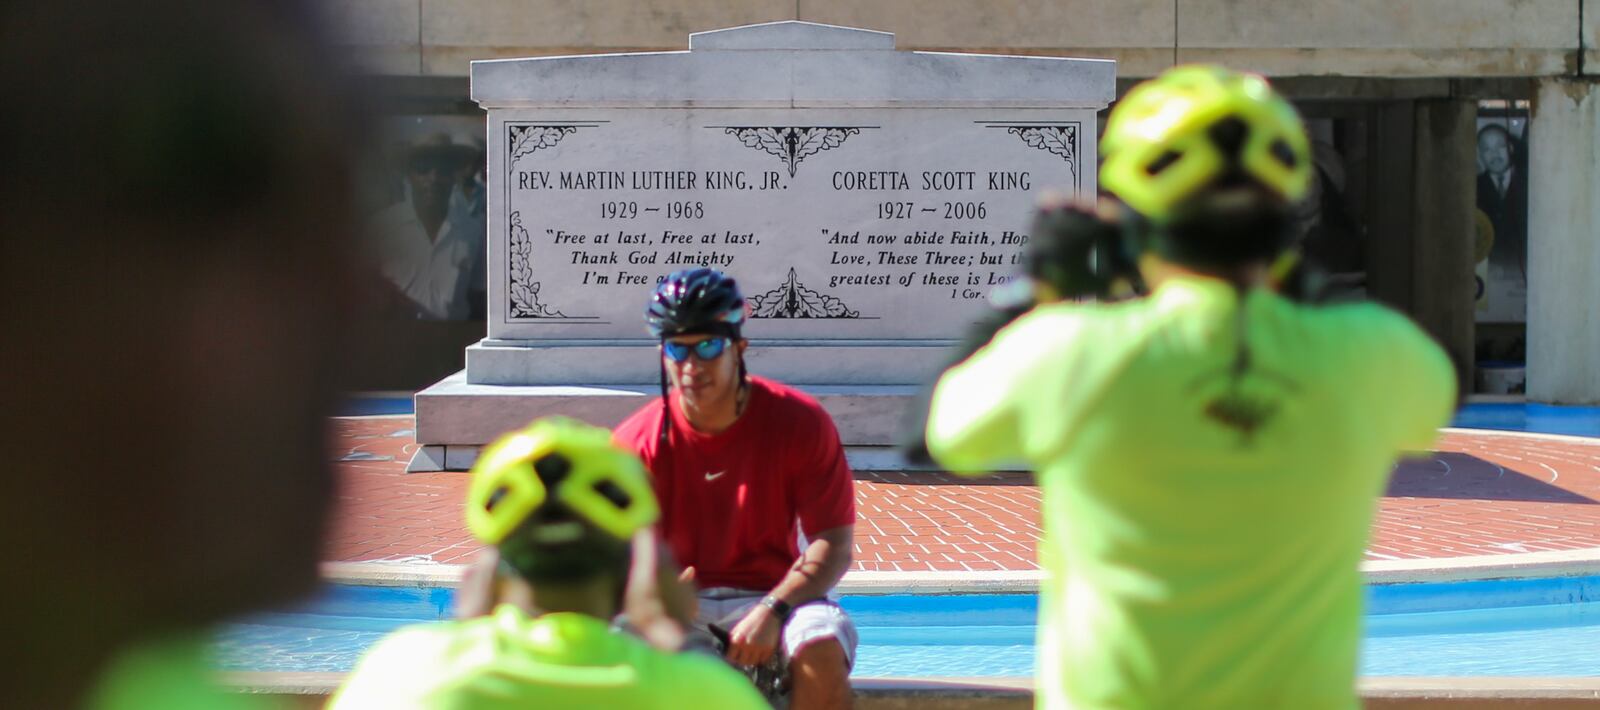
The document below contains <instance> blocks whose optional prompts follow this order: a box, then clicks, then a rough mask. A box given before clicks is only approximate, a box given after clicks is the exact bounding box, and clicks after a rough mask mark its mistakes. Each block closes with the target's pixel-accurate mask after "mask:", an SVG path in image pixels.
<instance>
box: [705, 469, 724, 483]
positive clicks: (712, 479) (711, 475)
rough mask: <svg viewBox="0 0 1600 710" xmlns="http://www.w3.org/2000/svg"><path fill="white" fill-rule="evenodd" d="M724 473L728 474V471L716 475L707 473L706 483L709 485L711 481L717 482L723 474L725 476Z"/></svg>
mask: <svg viewBox="0 0 1600 710" xmlns="http://www.w3.org/2000/svg"><path fill="white" fill-rule="evenodd" d="M724 473H727V471H726V470H723V471H718V472H716V473H711V472H710V471H707V472H706V482H707V483H709V482H711V481H715V480H717V479H719V478H722V474H724Z"/></svg>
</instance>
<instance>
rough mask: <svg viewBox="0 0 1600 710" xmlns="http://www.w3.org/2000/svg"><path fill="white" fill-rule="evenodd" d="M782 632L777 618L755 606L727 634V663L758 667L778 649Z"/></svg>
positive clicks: (763, 608) (765, 608)
mask: <svg viewBox="0 0 1600 710" xmlns="http://www.w3.org/2000/svg"><path fill="white" fill-rule="evenodd" d="M782 631H783V627H782V624H780V623H779V621H778V617H777V616H776V615H774V614H773V613H772V610H771V609H768V608H767V607H766V606H764V605H761V604H757V605H756V606H755V608H753V609H751V610H750V613H748V614H745V615H744V618H743V619H741V620H740V621H739V624H738V625H737V626H734V627H733V631H730V632H728V652H727V653H726V654H725V655H726V656H727V657H728V660H729V661H732V662H734V663H736V664H738V665H741V666H758V665H761V664H762V663H766V662H767V659H768V658H771V657H772V653H773V651H776V650H777V649H778V638H779V636H780V635H781V633H782Z"/></svg>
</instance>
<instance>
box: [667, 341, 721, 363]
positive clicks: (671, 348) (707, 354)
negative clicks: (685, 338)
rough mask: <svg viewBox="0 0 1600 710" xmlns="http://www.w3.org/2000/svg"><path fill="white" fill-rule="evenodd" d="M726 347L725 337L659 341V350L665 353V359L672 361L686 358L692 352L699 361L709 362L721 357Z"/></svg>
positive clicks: (681, 360)
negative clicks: (684, 341)
mask: <svg viewBox="0 0 1600 710" xmlns="http://www.w3.org/2000/svg"><path fill="white" fill-rule="evenodd" d="M727 349H728V339H727V338H711V339H709V340H702V341H700V342H698V343H674V342H672V341H671V340H665V341H662V343H661V352H664V353H666V354H667V359H668V360H671V361H673V362H683V361H684V360H688V359H689V353H690V352H693V353H694V355H695V357H697V358H700V360H701V362H711V361H712V360H715V359H717V358H719V357H722V351H724V350H727Z"/></svg>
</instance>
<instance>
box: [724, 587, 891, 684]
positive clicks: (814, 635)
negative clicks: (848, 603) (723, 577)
mask: <svg viewBox="0 0 1600 710" xmlns="http://www.w3.org/2000/svg"><path fill="white" fill-rule="evenodd" d="M765 596H767V594H766V592H753V591H750V590H747V589H730V588H727V587H712V588H709V589H702V590H700V594H699V597H700V611H699V613H698V614H696V615H695V618H694V625H695V627H696V628H697V629H700V630H704V629H705V626H706V625H707V624H716V625H717V626H719V627H721V628H722V629H723V630H725V631H732V630H733V627H735V626H737V625H738V624H739V622H740V621H741V620H743V619H744V617H745V615H746V614H749V613H750V610H751V609H754V608H755V606H756V605H757V604H760V603H761V599H762V598H763V597H765ZM822 639H834V640H836V641H838V642H839V645H840V646H841V647H843V648H844V660H845V663H846V664H848V665H850V666H851V667H854V666H855V664H856V644H857V642H858V641H859V639H858V638H857V636H856V625H855V622H853V621H851V620H850V615H848V614H846V613H844V609H841V608H839V605H838V604H837V603H836V602H834V601H833V600H832V599H819V600H817V601H814V602H808V603H806V604H802V605H800V606H797V607H795V608H794V611H793V612H791V613H790V614H789V623H787V624H784V626H783V641H782V643H780V644H779V645H778V651H779V653H780V654H782V658H783V660H784V661H787V660H788V659H791V658H794V656H795V654H797V653H799V652H800V649H803V648H805V647H806V646H809V645H810V644H811V642H813V641H820V640H822Z"/></svg>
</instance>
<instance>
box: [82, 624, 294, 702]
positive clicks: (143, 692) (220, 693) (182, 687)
mask: <svg viewBox="0 0 1600 710" xmlns="http://www.w3.org/2000/svg"><path fill="white" fill-rule="evenodd" d="M207 649H208V645H207V639H206V637H205V636H204V635H202V634H184V633H179V634H174V635H171V636H166V637H158V638H153V639H147V640H145V641H143V642H140V643H138V644H135V645H133V646H131V647H129V648H128V649H126V650H124V651H123V652H122V653H120V654H118V655H117V657H116V659H114V660H113V661H112V663H111V665H110V666H109V667H108V668H107V669H106V671H105V672H104V673H102V674H101V676H100V678H99V679H98V681H97V682H96V684H95V689H94V690H93V691H92V692H91V693H90V694H89V697H88V699H87V700H86V702H85V703H84V707H85V708H88V709H89V710H148V709H149V708H161V709H162V710H274V709H275V708H282V707H283V704H282V703H280V702H277V701H276V700H274V699H272V698H269V697H267V696H264V695H251V694H249V693H246V692H244V691H239V690H230V689H227V688H224V687H223V686H222V684H221V683H220V682H219V681H220V679H219V677H218V675H219V674H218V673H217V672H216V671H215V670H213V669H212V664H211V658H210V655H209V653H208V650H207Z"/></svg>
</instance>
